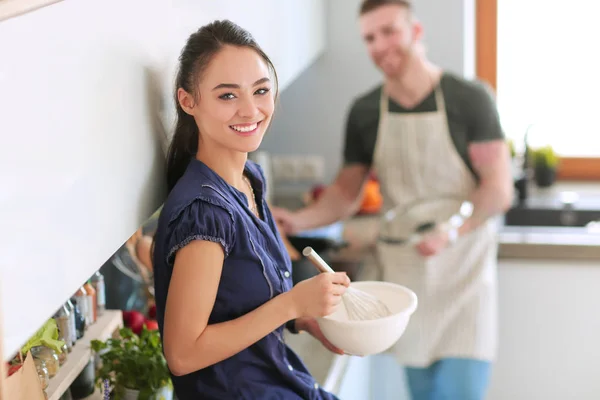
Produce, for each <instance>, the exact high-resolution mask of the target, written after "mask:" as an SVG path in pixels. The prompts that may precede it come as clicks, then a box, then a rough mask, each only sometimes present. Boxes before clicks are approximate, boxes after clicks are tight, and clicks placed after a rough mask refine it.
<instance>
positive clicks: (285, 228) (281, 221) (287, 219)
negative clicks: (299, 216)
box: [271, 206, 299, 235]
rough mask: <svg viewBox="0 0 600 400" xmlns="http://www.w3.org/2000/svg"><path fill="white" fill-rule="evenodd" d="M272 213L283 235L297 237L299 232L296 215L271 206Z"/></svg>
mask: <svg viewBox="0 0 600 400" xmlns="http://www.w3.org/2000/svg"><path fill="white" fill-rule="evenodd" d="M271 213H272V214H273V219H274V220H275V222H276V223H277V226H278V227H279V228H280V229H281V232H280V233H281V234H282V235H295V234H297V233H298V232H299V228H298V223H297V222H296V215H295V214H294V213H293V212H292V211H289V210H286V209H285V208H280V207H273V206H271Z"/></svg>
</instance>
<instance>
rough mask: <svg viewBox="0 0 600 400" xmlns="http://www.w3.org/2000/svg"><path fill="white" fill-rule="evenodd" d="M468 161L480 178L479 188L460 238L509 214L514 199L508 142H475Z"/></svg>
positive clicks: (473, 195) (473, 196)
mask: <svg viewBox="0 0 600 400" xmlns="http://www.w3.org/2000/svg"><path fill="white" fill-rule="evenodd" d="M469 158H470V160H471V163H472V165H473V169H474V170H475V172H476V173H477V175H478V176H479V185H478V187H477V189H476V190H475V191H474V192H473V194H472V195H471V202H472V203H473V206H474V208H473V214H472V216H471V217H470V218H468V219H467V220H466V221H465V223H464V224H463V226H461V227H460V229H459V230H458V233H459V236H460V235H464V234H466V233H468V232H470V231H472V230H473V229H476V228H477V227H478V226H480V225H481V224H483V223H484V222H485V221H487V220H488V219H489V218H491V217H494V216H496V215H499V214H502V213H504V212H506V210H508V209H509V208H510V205H511V204H512V201H513V196H514V186H513V181H512V175H511V170H510V153H509V149H508V146H507V144H506V141H505V140H502V139H500V140H498V139H497V140H491V141H488V142H479V143H472V144H470V145H469Z"/></svg>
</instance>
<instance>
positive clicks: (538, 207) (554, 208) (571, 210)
mask: <svg viewBox="0 0 600 400" xmlns="http://www.w3.org/2000/svg"><path fill="white" fill-rule="evenodd" d="M596 221H600V196H593V197H584V198H579V197H577V196H575V197H570V198H569V197H568V196H563V197H560V196H559V197H552V198H531V199H527V200H526V201H525V202H523V203H520V204H516V205H514V206H513V207H512V208H511V209H510V210H508V212H507V213H506V214H505V216H504V224H505V225H507V226H540V227H585V226H588V225H589V224H591V223H593V222H596Z"/></svg>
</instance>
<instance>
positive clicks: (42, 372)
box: [33, 357, 50, 390]
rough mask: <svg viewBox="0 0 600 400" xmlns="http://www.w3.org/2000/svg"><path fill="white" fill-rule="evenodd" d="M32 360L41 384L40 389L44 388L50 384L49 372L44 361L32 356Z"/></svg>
mask: <svg viewBox="0 0 600 400" xmlns="http://www.w3.org/2000/svg"><path fill="white" fill-rule="evenodd" d="M33 362H34V363H35V369H37V373H38V377H39V378H40V383H41V384H42V390H46V388H47V387H48V385H49V384H50V374H49V373H48V367H46V362H45V361H44V360H41V359H39V358H35V357H34V358H33Z"/></svg>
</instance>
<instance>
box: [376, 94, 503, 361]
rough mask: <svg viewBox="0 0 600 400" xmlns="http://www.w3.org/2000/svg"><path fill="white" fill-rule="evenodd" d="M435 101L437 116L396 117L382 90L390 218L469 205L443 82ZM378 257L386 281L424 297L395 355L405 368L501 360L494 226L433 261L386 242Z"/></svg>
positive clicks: (379, 153)
mask: <svg viewBox="0 0 600 400" xmlns="http://www.w3.org/2000/svg"><path fill="white" fill-rule="evenodd" d="M435 99H436V104H437V111H434V112H425V113H389V112H388V97H387V95H386V94H385V89H384V88H382V95H381V104H380V118H379V131H378V134H377V143H376V146H375V159H374V166H375V169H376V172H377V176H378V178H379V179H380V183H381V192H382V195H383V198H384V203H383V211H384V212H385V211H388V210H390V209H392V208H394V207H396V206H401V207H402V206H406V205H409V204H411V203H413V202H414V201H419V199H431V198H437V197H447V196H455V197H459V198H461V199H465V200H467V199H468V198H469V195H470V194H471V193H472V191H473V190H474V189H475V187H476V181H475V179H474V177H473V175H472V173H471V172H470V170H469V169H468V168H467V166H466V165H465V163H464V161H463V160H462V158H461V157H460V155H459V154H458V152H457V150H456V148H455V146H454V143H453V142H452V139H451V137H450V131H449V128H448V121H447V118H446V107H445V104H444V97H443V95H442V91H441V88H440V87H439V84H438V85H437V86H436V87H435ZM457 211H458V210H457ZM434 217H435V216H434ZM399 222H400V223H401V221H399ZM377 253H378V259H379V260H380V262H381V264H382V265H381V267H382V270H383V279H384V280H386V281H389V282H393V283H398V284H402V285H404V286H407V287H409V288H410V289H412V290H413V291H414V292H415V293H416V294H417V296H418V299H419V306H418V309H417V311H416V312H415V313H414V314H413V316H412V318H411V322H410V323H409V325H408V328H407V330H406V332H405V334H404V335H403V336H402V338H401V339H400V340H399V341H398V343H397V344H396V345H395V346H394V347H393V348H392V349H390V351H392V352H393V353H394V354H395V355H396V358H397V360H398V362H399V363H401V364H403V365H406V366H413V367H425V366H428V365H430V364H431V363H433V362H435V361H436V360H439V359H440V358H447V357H460V358H473V359H480V360H488V361H492V360H493V359H494V358H495V355H496V346H497V345H496V342H497V337H496V335H497V332H496V318H497V312H496V256H497V241H496V235H495V228H494V224H493V222H492V221H488V223H486V224H484V225H483V226H481V227H479V228H478V229H476V230H474V231H472V232H470V233H468V234H466V235H464V236H461V237H459V238H458V240H457V241H456V243H454V244H453V245H450V247H448V248H446V249H444V250H443V251H442V252H440V253H439V254H437V255H435V256H433V257H429V258H426V257H422V256H420V255H419V254H418V252H417V250H416V249H415V247H414V246H411V245H404V246H402V245H397V244H386V243H383V242H378V244H377Z"/></svg>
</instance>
